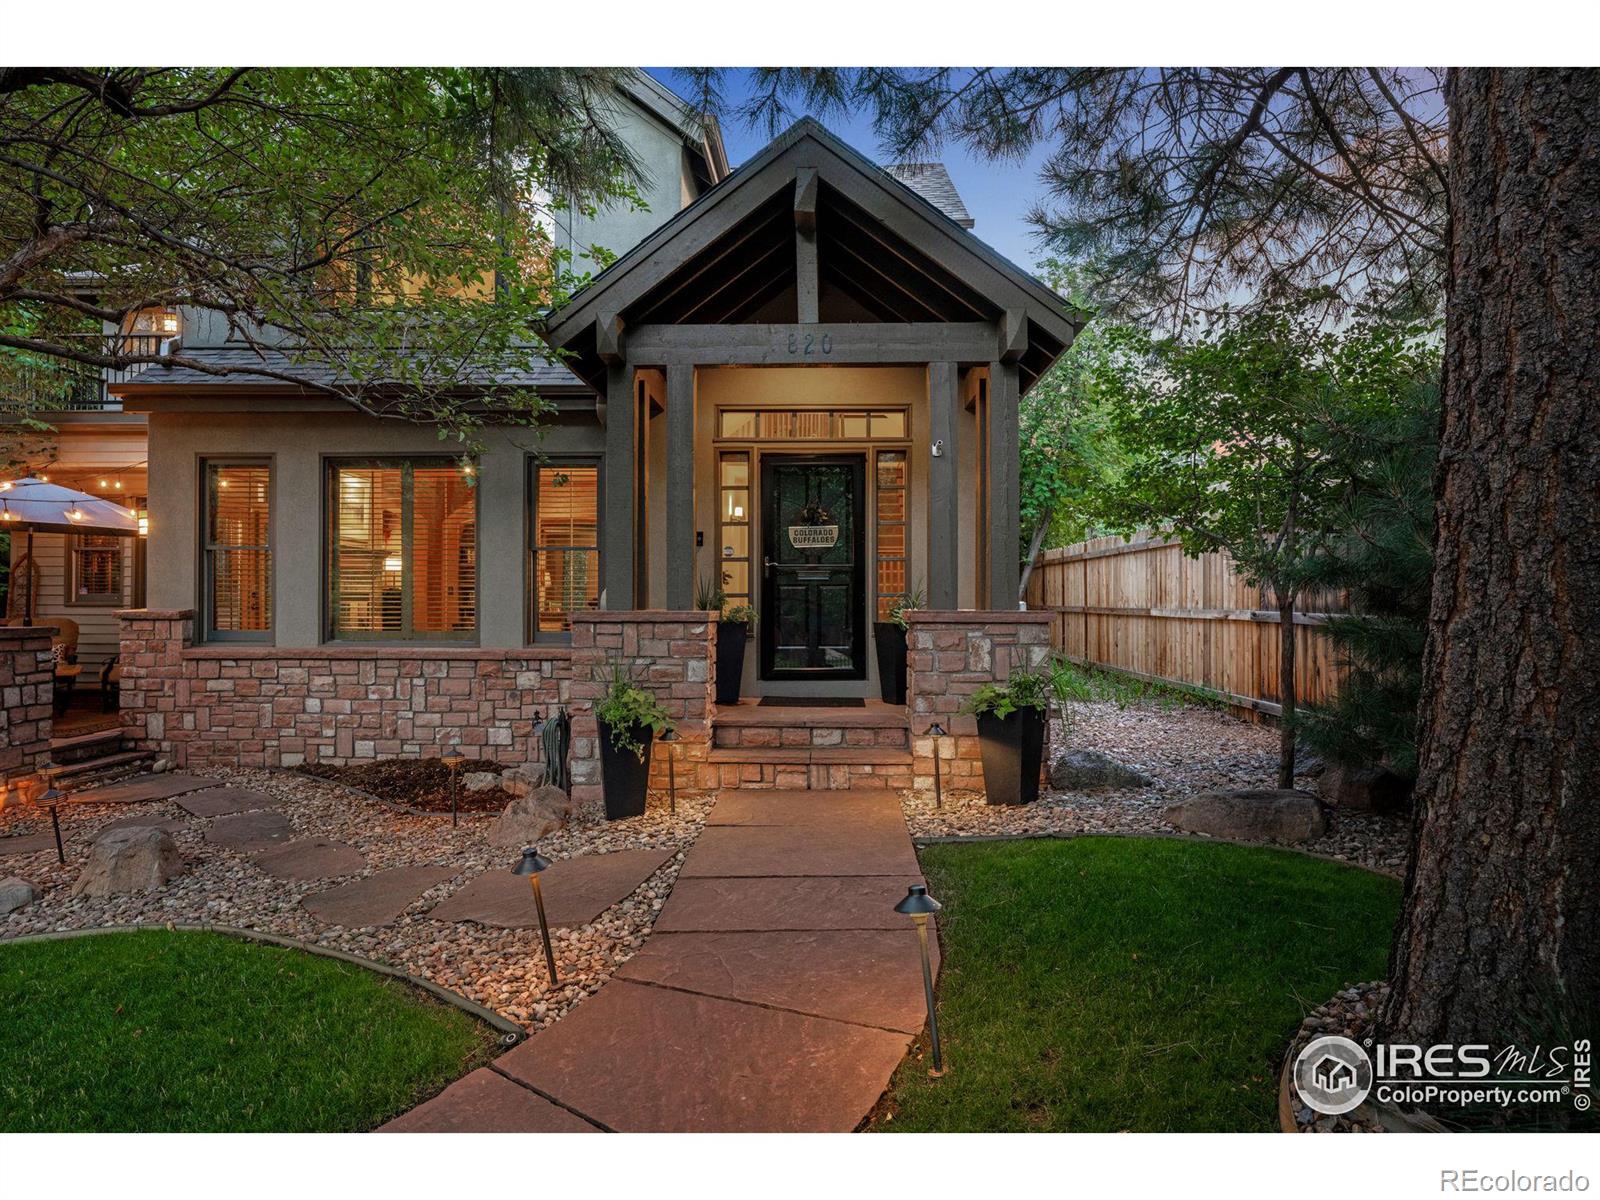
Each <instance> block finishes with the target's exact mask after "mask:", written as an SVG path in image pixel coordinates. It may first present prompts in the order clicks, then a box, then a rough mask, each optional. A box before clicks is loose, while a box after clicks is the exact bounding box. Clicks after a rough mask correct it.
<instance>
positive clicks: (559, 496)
mask: <svg viewBox="0 0 1600 1200" xmlns="http://www.w3.org/2000/svg"><path fill="white" fill-rule="evenodd" d="M531 490H532V493H533V521H532V531H533V545H532V547H531V550H532V557H533V587H532V593H533V594H532V604H533V621H532V625H533V634H534V639H535V640H536V641H537V640H538V639H539V638H541V637H544V638H556V637H560V636H562V635H566V634H570V633H571V632H572V614H573V613H575V612H586V611H592V610H594V609H597V608H599V607H600V467H599V464H598V463H595V462H592V461H590V462H582V463H579V462H562V463H539V464H536V465H535V466H534V468H533V480H532V488H531Z"/></svg>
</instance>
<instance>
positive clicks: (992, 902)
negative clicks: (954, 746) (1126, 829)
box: [875, 838, 1400, 1131]
mask: <svg viewBox="0 0 1600 1200" xmlns="http://www.w3.org/2000/svg"><path fill="white" fill-rule="evenodd" d="M921 857H922V864H923V869H924V870H925V872H926V873H927V877H928V884H929V890H930V891H932V893H933V894H934V895H935V896H936V897H938V898H939V899H940V900H941V901H943V902H944V905H945V909H944V913H943V914H941V918H940V919H941V923H942V937H941V940H942V942H943V946H944V954H945V958H944V969H943V973H942V975H941V977H940V980H939V1022H940V1031H941V1033H942V1034H943V1036H944V1047H945V1057H946V1067H947V1074H946V1076H945V1078H943V1079H941V1080H938V1081H930V1080H929V1079H928V1078H927V1065H928V1064H927V1063H926V1061H912V1060H908V1061H907V1062H906V1063H905V1064H904V1065H902V1067H901V1069H900V1071H899V1072H898V1073H897V1074H896V1076H895V1078H894V1082H893V1084H892V1085H891V1088H890V1097H889V1099H890V1101H891V1104H890V1106H889V1107H888V1108H887V1109H886V1110H885V1112H884V1113H882V1114H880V1117H879V1119H878V1121H877V1122H876V1123H875V1128H879V1129H888V1130H947V1131H956V1130H997V1131H998V1130H1061V1131H1067V1130H1077V1131H1082V1130H1271V1129H1276V1128H1277V1083H1278V1079H1277V1067H1278V1059H1279V1056H1280V1055H1281V1054H1282V1052H1283V1049H1284V1046H1285V1045H1286V1044H1287V1043H1288V1040H1289V1038H1290V1037H1291V1036H1292V1035H1293V1033H1294V1031H1295V1028H1296V1026H1297V1025H1298V1024H1299V1022H1300V1019H1301V1018H1302V1017H1303V1016H1304V1015H1305V1013H1306V1012H1307V1011H1308V1010H1309V1009H1310V1008H1313V1007H1315V1006H1316V1005H1318V1004H1321V1003H1322V1002H1323V1001H1324V1000H1327V999H1328V998H1329V997H1330V996H1331V995H1332V994H1333V993H1334V992H1335V991H1336V990H1338V989H1339V988H1340V987H1342V986H1343V985H1344V984H1346V983H1349V982H1352V981H1355V980H1361V979H1372V978H1378V977H1381V976H1382V975H1383V974H1384V968H1385V962H1386V958H1387V954H1388V948H1389V935H1390V930H1391V928H1392V927H1393V924H1394V919H1395V915H1396V913H1397V911H1398V907H1399V901H1400V885H1399V884H1398V883H1397V882H1395V881H1394V880H1390V879H1385V878H1382V877H1379V876H1376V875H1372V874H1369V873H1367V872H1365V871H1360V870H1355V869H1353V868H1349V867H1343V866H1340V865H1338V864H1335V863H1330V862H1324V861H1322V860H1319V859H1313V858H1308V857H1306V856H1304V855H1299V854H1293V853H1290V852H1287V851H1282V850H1268V849H1256V848H1252V847H1242V846H1231V845H1222V844H1218V843H1215V842H1210V843H1208V842H1193V841H1184V840H1179V839H1154V838H1150V839H1136V838H1080V839H1076V840H1073V841H1053V840H1030V841H1018V842H996V843H987V844H985V843H968V844H948V845H935V846H930V847H927V848H925V849H923V850H922V852H921Z"/></svg>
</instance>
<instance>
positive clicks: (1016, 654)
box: [906, 610, 1051, 791]
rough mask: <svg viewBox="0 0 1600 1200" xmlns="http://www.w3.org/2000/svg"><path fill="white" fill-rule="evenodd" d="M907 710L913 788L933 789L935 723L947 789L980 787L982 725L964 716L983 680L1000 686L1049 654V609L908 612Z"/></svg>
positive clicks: (1032, 666) (981, 773) (983, 682)
mask: <svg viewBox="0 0 1600 1200" xmlns="http://www.w3.org/2000/svg"><path fill="white" fill-rule="evenodd" d="M907 615H908V617H909V618H910V629H908V630H907V632H906V676H907V687H906V706H907V708H908V709H909V715H910V720H911V754H912V764H913V765H912V770H913V775H914V779H915V785H916V787H917V788H919V789H923V788H931V787H933V743H934V739H933V738H931V737H929V736H928V728H929V726H931V725H933V724H934V723H935V722H937V723H938V724H940V725H943V726H944V728H945V731H946V732H947V733H949V734H950V736H949V737H947V738H944V739H942V740H943V745H942V746H941V747H940V751H939V754H940V759H941V761H942V764H943V765H942V771H943V776H944V785H945V786H946V787H955V788H971V789H973V790H977V791H981V790H983V763H982V761H981V760H980V757H979V752H978V725H977V721H976V720H975V719H974V718H972V717H969V716H966V715H965V714H963V713H962V712H961V707H962V705H964V704H965V703H966V702H967V698H968V697H969V696H971V695H972V693H973V692H975V691H977V690H978V688H979V687H981V686H982V685H983V684H985V683H999V682H1002V681H1004V680H1006V679H1008V678H1010V676H1011V672H1012V671H1013V670H1014V669H1016V668H1018V667H1028V668H1034V667H1038V666H1039V665H1040V664H1041V663H1044V662H1045V661H1046V660H1048V659H1049V657H1050V620H1051V614H1050V613H1048V612H1011V611H1005V612H938V611H931V610H930V611H923V612H912V613H909V614H907Z"/></svg>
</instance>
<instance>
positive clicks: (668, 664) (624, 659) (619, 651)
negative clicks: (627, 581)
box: [572, 609, 717, 804]
mask: <svg viewBox="0 0 1600 1200" xmlns="http://www.w3.org/2000/svg"><path fill="white" fill-rule="evenodd" d="M619 668H621V669H624V670H626V671H627V672H628V673H629V674H630V675H631V677H632V678H633V680H634V682H636V683H638V684H639V685H640V686H642V687H645V688H647V689H649V690H650V691H652V692H654V693H655V695H656V698H657V699H658V700H660V701H661V706H662V707H663V708H665V709H666V710H667V713H668V715H669V716H671V717H672V719H673V720H674V721H675V722H677V726H678V737H679V738H680V739H681V740H680V741H679V742H678V749H677V760H678V767H677V774H678V786H679V787H692V786H694V783H695V782H696V780H697V778H698V775H699V768H700V766H701V764H703V763H704V762H705V759H706V751H707V746H708V745H709V742H710V719H711V712H712V707H713V704H714V703H715V696H716V680H717V614H716V613H715V612H701V611H699V610H697V609H690V610H686V611H682V612H672V611H657V610H650V609H646V610H640V611H635V612H591V613H577V614H574V615H573V618H572V701H573V714H572V796H573V799H574V800H578V801H580V802H582V803H592V804H598V803H599V802H600V799H601V786H600V740H599V729H598V726H597V724H596V719H595V715H594V704H595V702H596V701H597V700H599V699H600V697H601V696H602V695H604V694H605V690H606V685H607V682H608V681H609V680H610V679H611V677H612V674H613V672H615V671H617V670H618V669H619ZM664 750H665V746H663V745H659V744H658V745H657V746H656V748H655V749H654V750H653V751H652V752H651V761H650V779H651V785H652V786H655V787H665V786H666V781H667V756H666V754H664V753H663V751H664Z"/></svg>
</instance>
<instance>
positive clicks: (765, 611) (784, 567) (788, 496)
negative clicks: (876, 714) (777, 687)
mask: <svg viewBox="0 0 1600 1200" xmlns="http://www.w3.org/2000/svg"><path fill="white" fill-rule="evenodd" d="M865 483H866V456H865V455H862V454H832V455H827V456H815V455H789V454H768V455H763V456H762V459H761V529H762V566H763V575H762V588H761V620H760V631H761V677H762V678H763V679H865V678H866V668H867V653H866V630H865V627H864V624H865V623H864V620H863V611H864V606H865V603H866V601H865V596H866V587H865V580H866V573H865V572H866V561H865V560H866V543H865V539H864V535H863V528H862V521H861V512H862V509H863V507H864V500H863V495H864V491H865Z"/></svg>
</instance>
